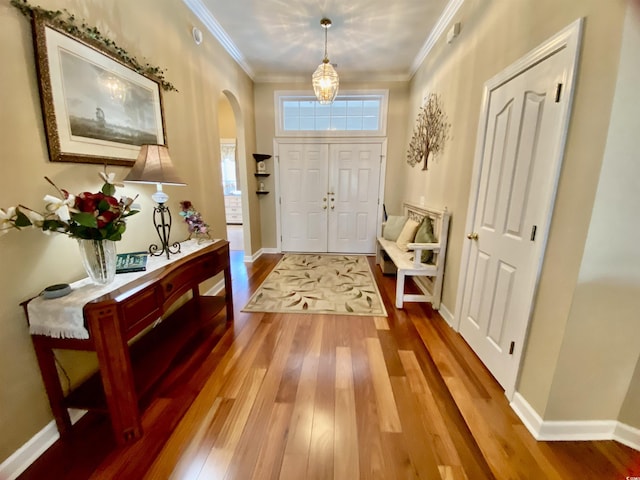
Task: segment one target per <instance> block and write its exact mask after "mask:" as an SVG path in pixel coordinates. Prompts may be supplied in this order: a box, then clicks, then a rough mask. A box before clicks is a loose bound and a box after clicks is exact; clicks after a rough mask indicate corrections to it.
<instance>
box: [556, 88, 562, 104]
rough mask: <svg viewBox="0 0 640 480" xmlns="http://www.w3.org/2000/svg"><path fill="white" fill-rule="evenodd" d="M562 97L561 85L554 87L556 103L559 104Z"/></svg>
mask: <svg viewBox="0 0 640 480" xmlns="http://www.w3.org/2000/svg"><path fill="white" fill-rule="evenodd" d="M561 97H562V84H561V83H559V84H558V85H556V103H560V98H561Z"/></svg>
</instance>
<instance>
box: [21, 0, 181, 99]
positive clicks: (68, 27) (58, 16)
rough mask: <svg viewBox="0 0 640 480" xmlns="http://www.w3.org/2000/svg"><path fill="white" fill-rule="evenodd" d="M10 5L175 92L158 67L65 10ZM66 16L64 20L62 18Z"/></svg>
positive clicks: (175, 89) (27, 3) (23, 3)
mask: <svg viewBox="0 0 640 480" xmlns="http://www.w3.org/2000/svg"><path fill="white" fill-rule="evenodd" d="M11 5H13V6H14V7H16V8H17V9H18V10H20V11H21V12H22V14H23V15H24V16H25V17H27V18H33V16H34V15H38V16H40V17H42V18H45V19H46V20H48V21H49V22H50V23H51V24H52V25H53V26H55V27H57V28H59V29H60V30H62V31H64V32H66V33H68V34H69V35H72V36H74V37H76V38H79V39H81V40H84V41H86V42H88V43H93V44H98V45H99V46H100V47H102V48H103V49H104V50H106V51H107V52H109V53H110V54H112V55H113V56H115V57H116V58H118V59H120V61H122V62H123V63H125V64H127V65H128V66H129V67H130V68H131V69H132V70H134V71H135V72H136V73H139V74H141V75H144V76H146V77H149V78H152V79H154V80H157V81H158V83H159V84H160V86H161V87H162V89H163V90H165V91H167V92H171V91H173V92H177V91H178V89H177V88H176V87H174V86H173V85H172V84H171V83H170V82H168V81H167V80H166V79H165V78H164V70H163V69H162V68H160V67H154V66H153V65H149V64H148V63H145V64H142V63H140V62H139V61H138V59H136V58H135V57H134V56H133V55H131V54H130V53H129V52H127V51H126V50H125V49H124V48H122V47H119V46H118V45H116V43H115V42H114V41H113V40H111V39H109V38H107V37H105V36H104V35H102V33H100V31H99V30H98V29H97V28H96V27H92V26H90V25H87V24H86V23H85V22H84V20H83V21H82V23H81V24H80V25H77V24H76V17H75V15H73V14H72V13H70V12H69V11H68V10H67V9H64V10H55V11H54V10H46V9H44V8H42V7H39V6H37V7H34V6H33V5H30V4H29V2H27V0H11ZM63 14H64V15H66V18H64V17H63Z"/></svg>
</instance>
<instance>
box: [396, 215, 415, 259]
mask: <svg viewBox="0 0 640 480" xmlns="http://www.w3.org/2000/svg"><path fill="white" fill-rule="evenodd" d="M419 226H420V224H419V223H418V222H416V221H415V220H412V219H410V218H409V219H408V220H407V221H406V222H405V224H404V227H402V231H401V232H400V235H399V236H398V239H397V240H396V244H397V245H398V248H399V249H400V250H402V251H403V252H408V251H409V247H408V246H407V245H409V244H410V243H413V239H414V238H415V237H416V231H417V230H418V227H419Z"/></svg>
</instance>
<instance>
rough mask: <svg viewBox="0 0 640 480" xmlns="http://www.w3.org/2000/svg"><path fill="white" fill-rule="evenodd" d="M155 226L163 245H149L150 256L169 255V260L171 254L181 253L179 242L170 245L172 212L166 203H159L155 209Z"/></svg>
mask: <svg viewBox="0 0 640 480" xmlns="http://www.w3.org/2000/svg"><path fill="white" fill-rule="evenodd" d="M153 225H154V227H155V229H156V233H157V234H158V237H159V238H160V242H161V244H160V245H156V244H151V245H149V254H150V255H154V256H160V255H162V254H163V253H164V254H166V255H167V259H169V254H174V255H175V254H176V253H180V243H179V242H173V243H172V244H169V236H170V235H171V212H170V211H169V207H167V206H166V205H165V204H164V203H158V205H156V206H155V207H153Z"/></svg>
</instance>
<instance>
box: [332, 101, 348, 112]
mask: <svg viewBox="0 0 640 480" xmlns="http://www.w3.org/2000/svg"><path fill="white" fill-rule="evenodd" d="M346 114H347V102H345V101H344V100H334V102H333V104H331V115H333V116H341V115H346Z"/></svg>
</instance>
